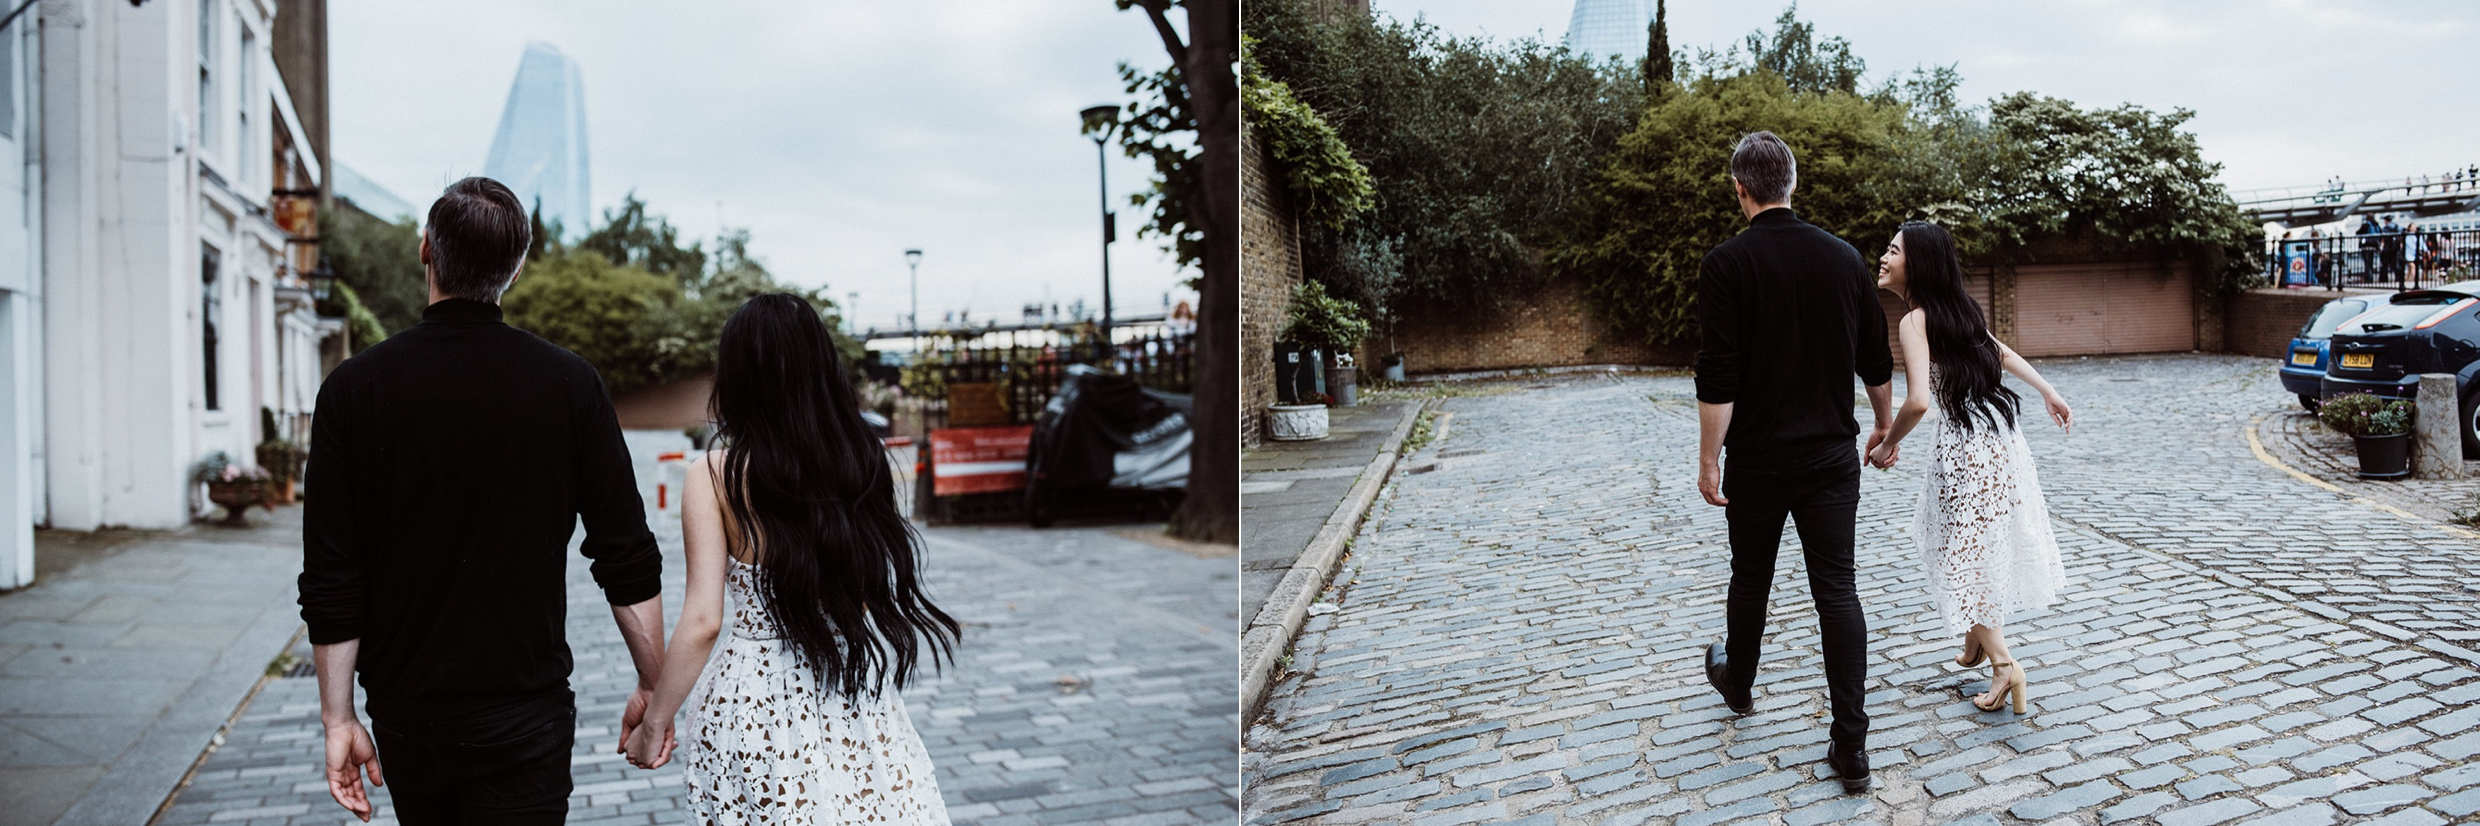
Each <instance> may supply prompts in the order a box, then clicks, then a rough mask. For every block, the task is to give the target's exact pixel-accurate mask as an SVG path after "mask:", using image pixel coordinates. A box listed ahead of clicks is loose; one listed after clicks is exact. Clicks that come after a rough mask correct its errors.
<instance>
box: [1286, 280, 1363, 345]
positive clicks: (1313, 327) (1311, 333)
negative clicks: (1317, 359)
mask: <svg viewBox="0 0 2480 826" xmlns="http://www.w3.org/2000/svg"><path fill="white" fill-rule="evenodd" d="M1281 335H1282V337H1283V338H1284V339H1285V340H1288V341H1296V342H1300V343H1302V344H1306V345H1309V346H1312V347H1316V348H1318V349H1320V350H1324V351H1326V352H1327V353H1328V354H1329V355H1332V354H1335V353H1348V352H1351V350H1352V348H1353V347H1355V346H1357V345H1359V344H1360V343H1361V340H1362V339H1366V338H1368V337H1369V321H1368V320H1367V319H1364V318H1362V317H1361V311H1360V308H1359V307H1355V306H1353V305H1352V302H1349V301H1345V300H1343V299H1340V298H1336V297H1334V296H1330V295H1327V294H1326V285H1324V284H1320V283H1317V282H1315V281H1311V282H1309V283H1306V284H1301V285H1299V286H1295V287H1293V288H1292V308H1291V310H1290V311H1289V312H1288V313H1286V314H1285V315H1284V318H1283V332H1282V333H1281Z"/></svg>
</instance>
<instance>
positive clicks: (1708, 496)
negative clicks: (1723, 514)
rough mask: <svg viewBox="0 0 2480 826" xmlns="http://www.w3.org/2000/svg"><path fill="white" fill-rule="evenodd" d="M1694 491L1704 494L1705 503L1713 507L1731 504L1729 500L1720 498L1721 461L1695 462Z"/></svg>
mask: <svg viewBox="0 0 2480 826" xmlns="http://www.w3.org/2000/svg"><path fill="white" fill-rule="evenodd" d="M1696 492H1698V493H1701V494H1704V495H1705V504H1708V505H1713V506H1715V507H1721V506H1723V505H1728V504H1731V500H1729V499H1724V498H1722V463H1721V462H1712V461H1699V462H1697V468H1696Z"/></svg>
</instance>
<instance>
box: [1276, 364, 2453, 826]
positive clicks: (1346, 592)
mask: <svg viewBox="0 0 2480 826" xmlns="http://www.w3.org/2000/svg"><path fill="white" fill-rule="evenodd" d="M2040 367H2041V369H2042V371H2043V372H2044V374H2045V375H2047V376H2049V377H2050V378H2051V379H2052V381H2053V382H2054V383H2056V384H2057V385H2058V386H2059V388H2060V389H2061V391H2062V392H2064V393H2065V394H2066V395H2067V397H2068V399H2069V400H2070V402H2071V403H2073V404H2074V405H2075V408H2076V412H2077V428H2076V430H2075V432H2074V433H2073V434H2072V435H2066V434H2062V433H2060V432H2059V431H2058V429H2057V428H2056V427H2054V426H2050V425H2048V424H2047V423H2045V422H2041V421H2040V419H2039V418H2038V414H2037V412H2036V413H2035V414H2034V416H2033V417H2031V418H2032V419H2033V421H2034V422H2037V423H2035V424H2031V425H2029V426H2028V427H2027V436H2028V437H2029V439H2030V441H2031V444H2032V449H2033V452H2034V455H2035V457H2036V461H2037V462H2038V463H2039V468H2040V473H2041V479H2042V483H2043V484H2044V486H2045V487H2046V488H2047V491H2048V495H2049V506H2050V509H2051V513H2052V516H2053V518H2054V520H2055V527H2056V529H2057V533H2058V538H2059V541H2060V546H2061V549H2062V551H2063V552H2064V555H2065V561H2066V565H2067V573H2068V586H2067V589H2066V590H2065V591H2063V592H2062V595H2061V600H2060V602H2059V603H2058V604H2056V605H2054V606H2052V607H2051V608H2050V609H2049V610H2047V611H2045V612H2042V613H2039V614H2037V615H2034V616H2029V617H2025V618H2021V619H2019V620H2017V621H2015V622H2013V623H2012V624H2011V625H2010V626H2009V627H2008V628H2007V629H2006V630H2007V632H2008V637H2009V640H2010V642H2011V643H2012V645H2013V647H2014V650H2015V653H2016V654H2017V656H2018V658H2019V659H2020V660H2021V661H2023V662H2024V663H2025V664H2026V667H2027V669H2028V673H2029V675H2030V678H2031V681H2032V682H2031V688H2032V691H2031V700H2032V705H2033V709H2032V713H2031V714H2030V715H2027V716H2022V717H2018V716H2016V715H2014V714H2012V713H2010V712H2004V711H2001V712H1996V713H1982V712H1979V711H1977V710H1975V709H1973V708H1972V707H1971V706H1970V705H1969V704H1968V703H1967V702H1966V701H1965V700H1964V699H1963V697H1962V696H1961V694H1959V691H1960V692H1970V691H1978V690H1979V688H1978V684H1979V683H1981V682H1984V681H1985V679H1986V675H1987V671H1986V669H1985V668H1984V669H1981V670H1978V671H1975V672H1971V673H1966V672H1962V671H1957V670H1954V669H1952V668H1951V666H1948V665H1943V663H1946V662H1947V661H1948V660H1950V659H1951V658H1952V656H1953V655H1954V652H1955V649H1956V645H1957V644H1958V641H1957V640H1956V639H1954V638H1951V637H1948V636H1946V634H1945V632H1944V630H1943V626H1942V623H1940V622H1939V621H1938V619H1937V615H1936V609H1935V608H1934V607H1933V606H1932V605H1931V604H1930V601H1929V595H1928V593H1927V592H1926V586H1925V575H1924V571H1923V565H1922V562H1921V560H1920V559H1919V556H1918V553H1917V551H1916V550H1914V549H1913V548H1911V547H1910V546H1909V543H1908V540H1907V539H1906V538H1905V529H1906V528H1907V527H1908V524H1909V522H1910V520H1911V518H1912V512H1913V506H1914V501H1915V498H1916V497H1917V496H1918V492H1919V484H1920V482H1919V476H1918V475H1917V471H1918V466H1919V463H1920V462H1921V461H1922V460H1923V458H1924V457H1926V455H1927V453H1928V444H1927V441H1926V440H1927V439H1928V438H1929V437H1931V436H1932V435H1933V433H1932V432H1930V431H1926V430H1924V431H1921V432H1919V433H1917V434H1916V438H1915V439H1913V440H1911V441H1910V442H1909V443H1907V444H1906V445H1905V451H1904V453H1905V459H1904V464H1903V465H1902V466H1901V467H1898V468H1897V469H1896V470H1893V471H1889V472H1884V473H1881V472H1878V471H1873V470H1871V471H1864V476H1863V479H1862V490H1863V498H1862V503H1861V511H1860V513H1861V515H1860V524H1859V530H1860V545H1859V554H1858V560H1859V564H1860V582H1859V586H1860V597H1861V602H1862V605H1863V607H1864V609H1865V610H1866V612H1867V616H1868V620H1869V626H1870V629H1869V630H1870V669H1869V671H1870V675H1869V676H1870V680H1869V683H1868V686H1869V691H1870V693H1869V696H1868V702H1869V707H1870V713H1871V715H1872V716H1873V717H1874V721H1873V724H1872V732H1871V735H1870V740H1869V746H1870V753H1871V757H1872V759H1873V762H1874V764H1875V769H1876V779H1877V782H1878V787H1877V788H1876V789H1875V790H1873V791H1872V792H1869V793H1867V794H1862V795H1845V794H1843V793H1842V792H1841V788H1840V786H1839V784H1836V783H1835V782H1833V781H1832V780H1831V779H1828V776H1829V772H1828V771H1827V770H1826V769H1825V768H1824V766H1823V762H1822V761H1823V757H1824V753H1825V745H1826V739H1825V737H1826V717H1825V713H1826V706H1825V687H1824V678H1823V674H1822V672H1821V670H1820V665H1821V662H1822V659H1821V657H1820V656H1819V654H1818V651H1817V648H1816V646H1817V630H1816V619H1815V612H1814V610H1813V608H1812V607H1811V604H1810V602H1809V596H1808V588H1807V583H1806V579H1805V576H1804V575H1803V573H1802V572H1801V571H1799V570H1797V569H1798V567H1799V564H1800V563H1799V561H1798V560H1799V555H1798V554H1797V553H1796V552H1795V551H1793V550H1792V549H1791V547H1786V549H1785V550H1784V552H1783V554H1782V560H1783V561H1782V562H1781V563H1780V564H1779V565H1778V570H1777V573H1776V576H1777V579H1776V582H1775V587H1774V591H1773V595H1774V596H1773V600H1774V601H1773V606H1772V609H1771V617H1772V619H1771V625H1770V626H1769V629H1770V631H1771V633H1770V634H1769V635H1768V637H1767V640H1766V648H1765V650H1766V659H1765V661H1764V662H1763V664H1762V667H1761V669H1760V673H1759V676H1758V679H1757V688H1756V697H1757V711H1756V713H1755V714H1753V715H1750V716H1748V717H1744V718H1739V717H1734V716H1732V715H1731V714H1730V713H1729V712H1728V711H1727V710H1725V709H1724V708H1723V706H1722V704H1721V701H1720V698H1719V697H1717V696H1716V695H1715V694H1714V692H1713V691H1712V690H1711V689H1710V688H1708V687H1707V686H1706V684H1705V680H1704V677H1703V674H1702V669H1701V657H1702V653H1703V646H1704V644H1705V643H1706V642H1707V641H1709V640H1715V639H1719V638H1720V635H1721V632H1722V623H1723V597H1724V586H1725V584H1726V582H1727V581H1728V575H1729V568H1728V562H1729V550H1728V544H1727V542H1726V541H1725V538H1724V536H1725V535H1724V524H1723V513H1722V509H1720V508H1714V507H1710V506H1708V505H1706V504H1704V502H1703V501H1702V500H1701V499H1699V498H1698V496H1697V494H1696V486H1695V472H1696V467H1695V443H1696V423H1695V404H1694V399H1693V396H1692V390H1691V386H1690V380H1689V379H1687V378H1684V377H1661V378H1640V377H1603V376H1578V377H1562V378H1558V379H1551V380H1536V381H1533V382H1531V383H1530V385H1529V386H1527V387H1526V388H1524V389H1522V390H1520V391H1518V392H1512V393H1504V394H1494V395H1474V396H1464V397H1457V398H1449V399H1447V400H1445V402H1444V407H1443V410H1444V411H1446V412H1448V413H1451V414H1453V416H1454V419H1453V427H1452V429H1451V431H1450V432H1449V433H1448V434H1447V436H1446V437H1445V439H1444V440H1443V441H1442V442H1440V443H1439V445H1438V449H1439V453H1438V456H1439V457H1440V459H1441V461H1440V462H1439V463H1438V465H1437V467H1436V469H1435V470H1433V471H1430V472H1426V473H1417V474H1406V475H1401V476H1399V477H1398V478H1397V479H1396V480H1395V481H1394V482H1393V483H1391V486H1390V489H1389V491H1388V492H1387V494H1386V495H1385V496H1383V497H1382V498H1381V499H1380V501H1379V504H1378V505H1377V510H1376V511H1374V512H1373V513H1372V514H1371V517H1370V520H1369V522H1368V523H1367V524H1366V525H1365V526H1364V527H1363V528H1362V532H1361V534H1360V535H1359V537H1358V538H1357V540H1356V541H1355V544H1354V546H1353V549H1352V556H1351V557H1350V558H1349V559H1347V560H1346V561H1345V562H1344V564H1343V566H1342V568H1341V570H1340V572H1339V573H1338V574H1337V576H1336V583H1335V585H1334V587H1333V588H1332V589H1330V591H1329V592H1328V594H1327V595H1326V597H1325V602H1324V603H1323V604H1321V605H1320V606H1318V608H1317V609H1316V610H1315V611H1314V612H1313V614H1314V615H1313V616H1312V618H1311V619H1310V620H1309V622H1308V624H1307V626H1306V627H1305V628H1304V630H1303V631H1302V633H1301V635H1300V637H1299V639H1298V640H1297V641H1296V644H1295V646H1294V649H1293V651H1292V653H1291V655H1290V659H1289V662H1288V667H1289V672H1288V673H1286V674H1284V675H1283V676H1281V678H1280V679H1279V681H1278V682H1277V683H1276V685H1275V686H1274V687H1273V688H1272V689H1270V691H1269V695H1268V696H1269V699H1268V701H1267V705H1266V709H1265V711H1264V713H1263V714H1262V715H1261V716H1259V717H1257V718H1255V719H1253V720H1252V721H1251V725H1250V727H1249V730H1248V732H1247V736H1246V742H1245V746H1246V749H1247V751H1246V752H1245V753H1244V755H1243V758H1242V772H1243V780H1244V783H1245V786H1246V788H1247V791H1246V793H1245V796H1244V802H1243V810H1244V814H1245V816H1246V817H1247V818H1248V820H1249V822H1252V823H1282V822H1303V823H1361V822H1402V823H1413V824H1420V826H1446V825H1447V824H1462V823H1494V822H1518V823H1526V824H1553V823H1561V824H1605V823H1606V824H1637V823H1676V824H1683V825H1684V824H1707V823H1719V822H1730V821H1742V820H1746V821H1752V822H1780V823H1789V824H1795V825H1804V824H1818V823H1845V822H1877V823H1903V824H1912V823H1943V822H1956V821H1962V822H1971V823H2043V824H2046V823H2112V822H2122V821H2125V822H2159V823H2166V824H2174V825H2176V826H2201V825H2202V824H2216V823H2225V822H2263V823H2278V824H2321V823H2345V822H2369V823H2388V824H2436V823H2446V822H2453V821H2468V820H2470V819H2472V818H2473V817H2474V816H2475V815H2476V814H2480V763H2475V756H2480V671H2475V670H2474V669H2475V667H2480V653H2475V652H2474V650H2473V649H2475V648H2480V590H2475V588H2474V587H2473V586H2471V585H2470V583H2474V582H2480V576H2476V575H2480V541H2475V540H2474V539H2473V538H2472V535H2471V533H2470V532H2468V531H2467V530H2465V529H2461V528H2457V527H2453V526H2448V525H2444V524H2441V523H2439V522H2436V521H2434V520H2432V519H2427V518H2423V517H2421V516H2419V515H2417V514H2414V513H2412V512H2410V511H2407V510H2404V509H2401V508H2389V507H2386V506H2383V505H2381V504H2380V501H2381V499H2379V498H2373V497H2376V496H2377V494H2376V493H2375V491H2377V490H2378V489H2376V488H2362V487H2360V486H2371V485H2381V484H2384V483H2364V482H2358V481H2357V480H2349V481H2343V482H2329V484H2334V485H2336V486H2338V487H2339V488H2340V489H2341V492H2340V493H2337V492H2335V491H2334V490H2329V489H2327V488H2325V487H2320V486H2318V485H2316V484H2312V483H2310V482H2309V481H2306V480H2303V479H2302V478H2299V477H2297V476H2294V475H2293V474H2292V473H2289V472H2285V470H2283V469H2282V468H2280V467H2277V466H2276V465H2275V462H2277V461H2279V460H2278V459H2277V458H2276V457H2275V456H2273V455H2272V454H2270V453H2265V452H2264V451H2263V450H2262V447H2261V445H2260V444H2259V439H2258V438H2256V437H2255V436H2254V435H2253V434H2254V433H2255V432H2256V428H2258V427H2259V425H2260V424H2262V423H2263V422H2265V421H2266V420H2267V417H2271V416H2294V415H2296V414H2295V412H2294V411H2296V410H2297V404H2296V402H2295V400H2294V399H2293V398H2292V397H2291V396H2289V395H2287V394H2284V393H2283V392H2282V391H2281V389H2280V387H2279V386H2278V384H2277V382H2276V381H2275V378H2274V372H2273V371H2274V367H2273V363H2272V362H2271V361H2270V360H2265V359H2245V358H2237V357H2225V356H2196V355H2189V356H2168V357H2145V358H2115V359H2101V358H2096V359H2063V360H2051V361H2045V362H2043V363H2041V364H2040ZM2019 389H2021V388H2020V387H2019ZM2026 394H2027V396H2028V397H2029V393H2028V391H2026ZM2034 404H2035V405H2036V406H2035V407H2034V408H2033V409H2034V410H2035V411H2037V409H2038V408H2037V400H2035V401H2034ZM1861 416H1862V418H1863V420H1864V422H1865V419H1866V411H1865V410H1863V411H1862V413H1861ZM1796 542H1797V539H1796V534H1793V535H1791V536H1789V537H1787V538H1786V545H1787V546H1796Z"/></svg>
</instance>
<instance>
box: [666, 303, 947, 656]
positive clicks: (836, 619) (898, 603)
mask: <svg viewBox="0 0 2480 826" xmlns="http://www.w3.org/2000/svg"><path fill="white" fill-rule="evenodd" d="M708 411H709V413H710V414H711V415H712V416H713V418H714V420H715V422H716V430H715V436H716V438H717V440H718V441H719V442H720V444H722V445H723V446H724V447H726V448H727V449H728V450H727V452H726V453H725V458H724V460H723V468H722V477H723V478H722V481H721V491H720V493H721V497H722V499H723V501H724V502H725V503H726V509H727V513H728V515H729V516H730V518H731V520H732V522H733V524H734V525H735V526H737V527H738V528H739V531H740V534H741V539H742V541H743V542H745V543H747V544H748V547H749V548H750V549H751V550H752V551H753V552H754V554H755V555H756V556H757V562H758V580H759V588H760V589H761V590H763V591H764V592H765V593H766V602H767V612H768V613H769V614H770V615H772V616H773V618H774V620H775V623H776V625H777V626H778V627H780V628H782V629H783V634H784V639H785V640H786V641H787V642H789V643H790V644H791V647H792V648H793V650H795V651H796V652H798V653H799V654H800V655H801V656H802V657H803V658H804V660H805V661H806V662H807V663H808V664H809V667H810V671H811V673H812V674H813V675H814V676H816V677H817V679H818V681H819V683H820V684H821V685H833V686H837V687H839V688H841V689H842V691H843V692H844V695H845V696H848V697H849V696H859V695H861V694H863V693H865V692H866V693H869V694H876V693H878V692H879V691H880V690H881V689H882V688H883V687H884V686H885V685H886V684H887V683H890V682H892V683H894V684H895V685H896V687H898V688H902V687H903V686H904V684H905V681H906V680H907V679H909V678H910V677H911V676H912V673H913V666H914V664H915V662H916V661H918V660H919V659H920V655H921V653H922V648H923V645H924V642H925V641H926V644H927V646H928V648H929V654H930V659H931V662H932V664H933V665H934V666H935V665H936V663H937V662H938V660H939V658H940V657H941V656H945V657H946V658H947V659H948V660H949V661H950V662H952V661H954V659H955V646H956V641H957V639H958V637H959V635H960V633H961V628H960V627H959V626H958V625H957V623H956V620H955V618H954V617H950V616H948V615H947V613H946V612H944V611H941V610H939V608H938V606H936V605H932V604H930V600H929V598H928V597H927V596H924V595H923V594H922V591H921V579H920V575H919V571H918V570H917V568H918V566H919V563H920V555H919V554H918V553H916V551H915V549H916V548H917V547H918V543H919V541H920V537H919V536H918V535H917V534H915V533H914V531H913V525H912V523H911V522H908V521H906V520H905V518H904V517H903V515H902V514H899V513H897V512H896V501H895V474H894V472H893V471H892V470H891V469H890V468H889V467H888V461H887V451H886V447H885V446H884V445H882V444H880V442H879V439H878V437H877V436H876V435H875V434H872V433H871V432H870V428H869V425H867V424H866V423H864V422H863V421H862V420H861V405H860V403H859V401H858V399H856V398H855V397H854V394H853V389H852V381H851V377H850V375H849V374H848V372H847V370H846V368H845V366H844V361H843V359H842V357H840V356H839V355H838V354H837V353H836V351H835V344H834V341H833V339H832V338H830V337H829V336H828V334H827V327H826V324H825V323H824V322H822V321H820V320H819V318H818V311H817V310H815V309H812V308H811V307H810V305H809V302H807V301H803V300H801V299H800V298H798V297H795V296H791V295H786V294H781V293H778V294H773V295H761V296H758V297H756V298H752V299H749V301H748V303H745V304H742V305H741V308H740V310H739V311H738V312H735V313H733V314H732V318H731V320H729V321H726V322H724V325H723V337H722V340H721V341H720V342H718V344H717V347H716V354H715V390H714V395H713V397H712V399H711V400H710V401H709V402H708Z"/></svg>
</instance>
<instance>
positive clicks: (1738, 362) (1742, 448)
mask: <svg viewBox="0 0 2480 826" xmlns="http://www.w3.org/2000/svg"><path fill="white" fill-rule="evenodd" d="M1873 269H1874V268H1872V267H1870V266H1869V265H1868V264H1867V263H1866V262H1865V261H1864V260H1863V259H1862V258H1861V257H1860V251H1859V250H1855V249H1852V246H1851V245H1850V244H1848V243H1845V242H1844V241H1843V239H1840V238H1836V237H1834V236H1833V235H1831V234H1828V233H1827V232H1826V231H1825V230H1822V229H1818V228H1817V227H1816V226H1815V225H1813V224H1810V223H1808V222H1806V221H1802V220H1800V216H1799V215H1797V214H1795V213H1793V212H1792V211H1791V209H1790V208H1788V207H1777V208H1774V209H1769V210H1766V211H1764V212H1760V213H1757V215H1756V217H1754V218H1750V219H1749V220H1748V228H1747V229H1745V230H1742V231H1741V232H1740V234H1738V235H1735V236H1732V237H1731V240H1728V241H1724V242H1722V245H1721V246H1718V247H1715V248H1714V249H1713V251H1712V252H1709V253H1706V254H1705V261H1704V263H1703V264H1701V265H1699V267H1698V270H1697V282H1696V314H1697V321H1698V323H1699V324H1701V325H1702V326H1703V327H1704V340H1703V343H1702V345H1701V346H1700V347H1699V348H1698V349H1697V353H1696V398H1697V401H1701V402H1707V403H1711V404H1726V403H1728V404H1732V405H1733V407H1732V410H1731V429H1730V432H1728V433H1726V434H1725V435H1724V437H1723V441H1722V444H1723V447H1724V448H1725V449H1726V450H1727V451H1728V456H1729V459H1730V461H1731V462H1732V463H1733V464H1749V463H1753V464H1755V465H1757V466H1764V465H1805V464H1809V463H1813V462H1816V461H1820V460H1822V459H1825V458H1828V457H1830V456H1832V455H1833V453H1834V452H1835V451H1843V452H1845V453H1850V452H1852V448H1853V445H1852V439H1853V437H1856V436H1858V435H1859V434H1860V423H1859V422H1858V421H1857V420H1855V419H1853V418H1852V404H1853V399H1852V382H1851V380H1852V376H1853V375H1854V374H1857V375H1858V376H1859V377H1860V381H1861V382H1863V383H1865V384H1867V385H1868V386H1870V387H1875V386H1877V385H1881V384H1885V383H1886V382H1888V381H1889V380H1891V379H1892V378H1893V376H1894V355H1893V353H1892V352H1891V351H1890V350H1889V349H1888V348H1887V346H1886V315H1885V310H1884V309H1883V308H1881V307H1880V306H1879V305H1878V303H1877V283H1876V278H1875V277H1874V276H1873ZM1855 455H1856V454H1855Z"/></svg>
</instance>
